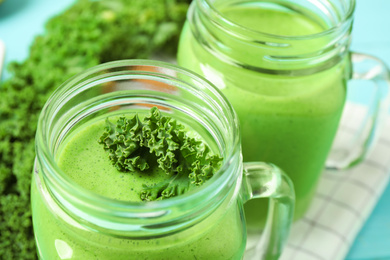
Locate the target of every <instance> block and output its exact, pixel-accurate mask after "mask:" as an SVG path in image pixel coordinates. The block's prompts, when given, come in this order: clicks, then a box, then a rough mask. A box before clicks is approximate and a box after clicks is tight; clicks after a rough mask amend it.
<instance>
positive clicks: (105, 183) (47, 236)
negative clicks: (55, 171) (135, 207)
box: [32, 118, 245, 260]
mask: <svg viewBox="0 0 390 260" xmlns="http://www.w3.org/2000/svg"><path fill="white" fill-rule="evenodd" d="M111 120H112V121H115V120H113V119H111V118H110V121H111ZM105 125H106V122H105V120H104V119H101V120H98V121H96V122H93V123H91V124H88V125H85V126H82V127H79V128H78V129H77V130H76V131H75V132H74V133H72V134H71V135H70V136H69V137H68V138H66V140H65V141H64V143H63V144H62V145H61V147H60V149H59V152H58V156H57V163H58V165H59V167H60V168H61V169H62V170H63V171H64V172H65V173H66V174H67V176H68V177H69V178H70V179H71V180H72V181H73V182H74V183H75V184H76V185H79V186H81V187H83V188H85V189H88V190H90V191H92V192H94V193H96V194H99V195H101V196H104V197H107V198H111V199H115V200H120V201H129V202H141V199H140V192H141V190H142V187H143V185H144V184H145V185H153V184H154V183H158V182H160V181H163V180H165V179H167V178H168V176H167V174H161V172H160V170H159V169H158V168H151V169H150V171H148V172H147V173H137V172H121V171H118V170H117V169H116V168H115V167H113V165H112V163H111V162H110V160H109V158H108V156H107V151H105V150H104V149H103V148H102V145H101V144H99V143H98V140H99V138H100V137H101V135H102V132H103V130H104V127H105ZM187 130H188V132H191V131H192V130H191V129H190V128H188V129H187ZM190 135H193V136H197V134H196V133H192V134H190ZM35 181H36V180H35V179H34V180H33V185H32V209H33V216H34V218H33V223H34V232H35V236H36V240H37V247H38V251H39V254H40V255H41V256H45V257H44V259H50V260H54V259H83V260H89V259H115V260H117V259H118V260H119V259H137V260H138V259H159V260H161V259H167V260H168V259H224V260H225V259H241V256H242V254H243V252H244V248H245V235H244V231H243V229H244V228H243V224H242V221H241V218H240V210H239V209H240V208H241V207H242V205H239V203H240V202H233V203H232V202H230V203H229V202H228V200H226V202H224V203H223V204H222V205H221V206H220V207H219V208H218V209H217V210H216V211H215V212H213V214H211V215H210V216H208V217H207V218H205V219H204V220H203V221H201V222H200V223H198V224H196V225H193V226H191V227H189V228H186V229H185V230H184V231H181V232H177V233H173V234H170V235H166V236H162V237H156V238H149V239H129V238H118V237H115V236H110V235H108V234H105V233H102V232H99V231H98V230H90V229H89V228H87V227H85V226H83V225H82V224H80V222H77V221H75V220H74V219H72V218H70V217H69V216H68V215H66V214H65V213H64V212H63V211H61V209H60V208H59V207H58V206H56V205H55V204H54V203H53V204H51V203H50V200H51V199H50V196H48V194H45V191H39V190H38V189H37V185H36V183H35ZM39 192H42V193H43V194H41V195H43V196H44V197H45V199H46V201H43V200H42V197H41V196H40V194H39ZM47 201H49V203H47ZM144 203H148V202H144ZM53 205H54V206H53ZM145 205H146V204H145Z"/></svg>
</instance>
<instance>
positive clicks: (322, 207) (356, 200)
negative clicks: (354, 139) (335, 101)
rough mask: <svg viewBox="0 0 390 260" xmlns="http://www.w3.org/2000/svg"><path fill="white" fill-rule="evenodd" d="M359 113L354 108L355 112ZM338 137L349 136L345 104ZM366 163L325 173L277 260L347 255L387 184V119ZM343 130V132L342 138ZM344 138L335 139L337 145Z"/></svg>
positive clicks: (325, 259) (351, 123)
mask: <svg viewBox="0 0 390 260" xmlns="http://www.w3.org/2000/svg"><path fill="white" fill-rule="evenodd" d="M358 109H359V108H358ZM345 112H346V113H345V114H346V115H347V118H348V119H350V120H343V121H342V125H341V126H340V129H341V130H340V131H341V133H340V134H341V136H345V135H347V134H348V132H349V133H352V132H353V131H351V130H354V127H355V125H356V120H354V117H355V116H354V115H352V114H351V113H354V114H355V115H356V114H360V113H356V107H354V106H353V105H352V106H351V105H350V104H349V105H348V106H347V107H346V110H345ZM386 119H387V122H385V125H384V129H383V130H382V131H381V134H380V136H379V138H378V140H377V142H375V144H374V146H373V148H372V150H371V151H370V153H369V154H368V155H367V158H366V159H365V160H364V161H363V162H361V163H359V164H358V165H356V166H354V167H353V168H350V169H348V170H339V171H334V170H333V171H332V170H324V172H323V175H322V177H321V179H320V183H319V187H318V190H317V192H316V194H315V197H314V200H313V202H312V204H311V207H310V208H309V210H308V212H307V213H306V214H305V216H304V217H303V218H302V219H300V220H298V221H297V222H295V223H294V224H293V227H292V230H291V233H290V237H289V239H288V241H287V244H286V246H285V249H284V252H283V254H282V256H281V258H280V260H341V259H344V258H345V256H346V254H347V253H348V250H349V248H350V247H351V245H352V244H353V242H354V239H355V238H356V236H357V234H358V232H359V230H360V229H361V228H362V226H363V224H364V222H365V221H366V220H367V218H368V217H369V215H370V214H371V212H372V210H373V209H374V207H375V205H376V203H377V202H378V200H379V198H380V197H381V195H382V193H383V191H384V190H385V188H386V186H387V184H388V182H389V179H390V119H389V118H386ZM343 131H344V133H343ZM343 139H344V140H345V139H348V138H340V139H339V138H336V142H337V141H341V140H343Z"/></svg>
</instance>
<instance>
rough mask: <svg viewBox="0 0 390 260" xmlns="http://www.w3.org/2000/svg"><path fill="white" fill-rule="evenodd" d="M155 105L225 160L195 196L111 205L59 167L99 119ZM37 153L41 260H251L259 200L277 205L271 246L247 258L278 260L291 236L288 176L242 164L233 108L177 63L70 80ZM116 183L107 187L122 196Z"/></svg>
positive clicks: (35, 198)
mask: <svg viewBox="0 0 390 260" xmlns="http://www.w3.org/2000/svg"><path fill="white" fill-rule="evenodd" d="M151 106H157V107H159V109H160V111H161V112H162V113H164V114H168V115H170V116H172V117H173V118H176V119H178V120H180V121H181V122H183V123H184V124H186V125H188V126H190V127H191V128H192V129H194V130H195V131H196V132H197V133H198V134H199V135H200V136H202V138H203V139H204V140H205V141H206V143H207V144H208V145H209V146H210V147H211V149H213V150H215V151H216V152H217V153H218V154H220V155H222V156H223V158H224V160H223V164H222V166H221V169H220V170H219V171H218V172H217V173H215V175H214V176H213V177H212V178H211V179H210V180H209V181H208V182H207V183H205V184H204V185H202V186H201V187H199V188H198V189H197V190H195V191H194V192H188V193H186V194H184V195H180V196H177V197H173V198H169V199H166V200H160V201H153V202H129V201H123V200H117V199H112V198H109V197H106V196H101V195H98V194H96V193H94V192H92V191H90V190H88V189H86V188H85V187H82V186H81V185H80V184H78V183H77V182H75V181H74V180H73V179H71V178H70V176H69V175H68V174H67V173H66V170H64V169H62V168H60V167H59V165H58V164H57V159H58V158H57V157H58V154H59V151H61V148H62V146H63V145H64V144H65V143H66V142H67V138H69V137H70V136H72V135H74V134H76V133H78V132H79V131H80V130H83V129H85V127H86V126H88V125H90V123H91V122H95V121H96V120H101V119H102V118H106V117H107V116H113V115H122V114H126V113H133V112H140V113H142V112H143V111H147V110H149V108H150V107H151ZM80 149H83V147H82V144H81V143H80ZM36 153H37V157H36V161H35V167H34V173H33V179H32V192H31V196H32V197H31V201H32V202H31V203H32V214H33V225H34V233H35V239H36V242H37V248H38V254H39V257H40V258H41V259H50V260H51V259H83V260H88V259H137V260H138V259H160V260H161V259H224V260H226V259H242V258H243V255H244V251H245V248H246V244H247V243H246V241H247V234H246V230H245V225H246V224H245V218H244V216H243V204H244V203H245V202H246V201H248V200H250V199H252V198H259V197H267V198H269V199H270V203H271V204H272V205H273V210H271V211H270V213H269V214H270V215H269V218H268V222H267V225H268V229H267V232H265V233H263V234H262V242H261V243H260V242H259V243H256V244H255V245H254V246H251V247H250V248H249V247H248V248H247V251H245V257H246V258H247V259H249V258H250V257H254V258H255V259H277V258H278V256H279V255H280V251H281V249H282V246H283V243H284V242H285V240H286V237H287V235H288V231H289V229H290V224H291V221H292V212H293V204H294V192H293V188H292V184H291V181H290V180H289V178H288V177H286V175H285V174H283V173H282V172H281V171H280V170H279V169H278V168H277V167H275V166H273V165H269V164H265V163H246V164H243V162H242V156H241V147H240V132H239V126H238V121H237V117H236V114H235V113H234V111H233V109H232V107H231V105H230V104H229V103H228V102H227V100H226V99H225V98H224V97H223V96H222V95H221V93H220V92H219V91H218V90H217V89H216V88H215V87H214V86H213V85H211V84H210V83H209V82H207V81H205V80H203V79H202V78H200V77H198V76H196V75H194V74H192V73H191V72H189V71H187V70H185V69H181V68H179V67H177V66H174V65H169V64H166V63H161V62H154V61H146V60H134V61H117V62H112V63H107V64H103V65H100V66H97V67H95V68H92V69H90V70H88V71H86V72H84V73H81V74H80V75H77V76H76V77H74V78H72V79H70V80H69V81H67V82H66V83H64V84H63V85H62V86H61V87H59V88H58V90H57V91H56V92H55V93H54V94H53V95H52V97H51V98H50V100H48V101H47V103H46V105H45V107H44V108H43V110H42V113H41V116H40V118H39V123H38V129H37V135H36ZM92 162H93V161H92V160H91V163H92ZM92 164H93V163H92ZM108 183H109V182H108V181H107V183H106V182H104V183H100V185H104V186H107V187H108V188H112V189H115V186H114V187H110V185H109V184H108Z"/></svg>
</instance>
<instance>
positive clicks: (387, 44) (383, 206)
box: [0, 0, 390, 260]
mask: <svg viewBox="0 0 390 260" xmlns="http://www.w3.org/2000/svg"><path fill="white" fill-rule="evenodd" d="M73 1H74V0H62V1H50V0H29V1H28V0H6V1H5V2H4V3H3V4H1V5H0V39H1V40H2V41H3V42H4V43H5V44H6V47H7V52H6V57H5V64H8V63H9V62H10V61H13V60H18V61H22V60H23V59H25V58H26V57H27V56H28V52H29V45H30V44H31V42H32V40H33V38H34V36H36V35H38V34H42V33H43V32H44V23H45V22H46V21H47V19H48V18H49V17H51V16H53V15H55V14H57V13H59V12H61V11H62V10H64V9H65V8H66V7H68V6H69V5H71V4H72V3H73ZM352 50H354V51H358V52H364V53H368V54H371V55H374V56H377V57H379V58H381V59H382V60H384V61H385V63H386V64H387V66H390V1H389V0H370V1H368V0H357V5H356V13H355V21H354V28H353V40H352ZM8 76H9V75H8V74H7V73H6V72H5V73H4V72H3V80H4V78H6V77H8ZM346 259H347V260H357V259H359V260H362V259H390V185H388V186H387V189H386V190H385V192H384V193H383V196H382V197H381V199H380V201H379V202H378V204H377V206H376V207H375V209H374V211H373V212H372V214H371V216H370V217H369V219H368V220H367V222H366V223H365V225H364V227H363V228H362V230H361V231H360V233H359V235H358V236H357V238H356V240H355V242H354V244H353V245H352V247H351V249H350V251H349V253H348V255H347V257H346Z"/></svg>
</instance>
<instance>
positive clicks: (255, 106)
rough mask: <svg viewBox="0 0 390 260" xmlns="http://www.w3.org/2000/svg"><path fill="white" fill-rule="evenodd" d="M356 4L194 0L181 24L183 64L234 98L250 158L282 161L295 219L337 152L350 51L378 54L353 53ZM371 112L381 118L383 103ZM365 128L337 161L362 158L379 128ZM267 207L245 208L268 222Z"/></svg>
mask: <svg viewBox="0 0 390 260" xmlns="http://www.w3.org/2000/svg"><path fill="white" fill-rule="evenodd" d="M354 7H355V2H354V1H353V0H329V1H309V0H299V1H295V0H294V1H292V0H275V1H273V0H272V1H271V0H261V1H253V0H250V1H248V0H194V1H193V2H192V4H191V6H190V9H189V11H188V15H187V22H186V24H185V26H184V29H183V31H182V35H181V39H180V44H179V50H178V64H179V65H180V66H183V67H186V68H188V69H190V70H192V71H195V72H197V73H199V74H200V75H202V76H204V77H205V78H207V79H209V80H210V81H211V82H213V83H214V84H215V85H216V86H217V87H218V88H219V89H220V90H221V91H222V92H223V93H224V94H225V95H226V96H227V98H228V100H229V101H230V102H231V103H232V105H233V107H234V109H235V111H236V112H237V114H238V118H239V120H240V125H241V133H242V149H243V157H244V161H259V160H261V161H267V162H272V163H275V164H276V165H278V166H279V167H281V168H282V169H283V170H284V171H285V172H286V173H287V174H288V175H289V176H290V177H291V179H292V180H293V183H294V186H295V192H296V200H297V201H296V210H295V218H300V217H302V216H303V214H304V213H305V211H306V210H307V208H308V206H309V204H310V202H311V199H312V197H313V195H314V193H315V190H316V187H317V182H318V179H319V176H320V174H321V172H322V170H323V168H324V165H325V162H326V160H327V156H328V154H329V152H330V150H331V147H332V142H333V140H334V137H335V135H336V132H337V129H338V125H339V121H340V118H341V115H342V112H343V107H344V103H345V100H346V94H347V91H346V89H347V81H348V80H349V79H350V78H351V75H352V71H351V67H352V66H351V55H352V56H353V57H355V58H363V60H364V65H368V64H367V63H369V62H370V61H372V60H373V59H372V58H371V57H368V56H364V55H363V56H362V55H356V54H351V53H350V52H349V45H350V38H351V37H350V36H351V29H352V21H353V12H354ZM377 65H378V62H375V65H374V66H372V65H370V66H368V67H367V68H365V72H367V71H370V70H372V69H374V68H375V66H377ZM379 66H380V67H381V70H380V71H382V72H384V71H386V69H385V68H384V67H383V66H382V65H381V64H379ZM374 70H375V69H374ZM371 72H372V74H375V75H377V74H378V73H376V72H374V71H371ZM382 72H381V73H382ZM359 75H363V74H359ZM375 77H376V76H374V77H369V79H370V80H371V79H373V80H377V79H378V77H377V78H376V79H374V78H375ZM366 79H367V78H366ZM382 81H383V79H382ZM386 88H387V87H386ZM379 102H380V101H377V102H376V103H375V104H373V107H374V108H377V107H378V106H379V105H378V104H379ZM369 118H370V120H371V119H372V121H375V119H376V118H377V110H375V112H373V113H372V114H371V115H370V117H369ZM370 120H368V121H366V123H367V122H370ZM363 125H364V124H363ZM367 125H368V123H367ZM374 125H375V124H374ZM361 132H363V131H361ZM367 133H368V134H367ZM365 134H366V135H365V136H364V137H363V139H361V142H357V141H356V138H354V139H353V140H352V139H351V140H352V141H351V148H349V147H348V149H349V150H348V151H345V152H346V153H345V154H346V156H345V158H342V159H340V160H339V161H337V160H338V158H335V160H334V161H333V166H334V167H336V168H337V167H338V166H340V165H342V166H341V167H345V166H349V165H352V164H354V163H356V162H357V161H359V160H361V159H362V157H363V156H364V154H365V153H366V152H367V147H368V146H369V145H368V144H369V143H370V140H371V137H372V135H373V134H374V132H373V131H372V132H370V131H368V132H365ZM344 148H346V147H344ZM342 152H344V151H342ZM351 153H354V154H353V156H352V157H351V156H347V155H350V154H351ZM338 154H339V155H341V154H342V153H341V152H339V153H338ZM347 157H348V158H347ZM264 208H265V205H264V204H263V203H261V202H259V201H251V202H249V203H248V204H247V205H246V206H245V210H246V213H247V218H248V221H249V223H250V224H251V223H255V222H258V221H259V220H261V219H264V217H263V216H264V214H263V213H262V212H264ZM256 225H257V223H256Z"/></svg>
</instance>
